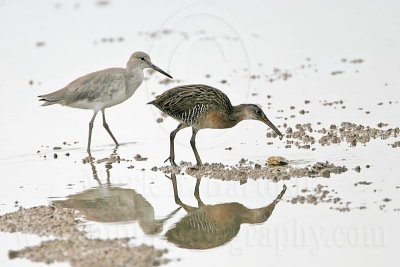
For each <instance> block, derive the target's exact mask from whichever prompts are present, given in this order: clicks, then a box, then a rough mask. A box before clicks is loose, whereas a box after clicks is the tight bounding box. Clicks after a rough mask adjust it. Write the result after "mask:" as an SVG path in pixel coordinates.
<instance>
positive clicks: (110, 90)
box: [39, 68, 126, 106]
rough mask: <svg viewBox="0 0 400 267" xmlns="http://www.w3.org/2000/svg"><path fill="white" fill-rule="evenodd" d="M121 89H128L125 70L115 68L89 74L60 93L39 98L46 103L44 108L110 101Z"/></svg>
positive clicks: (56, 92)
mask: <svg viewBox="0 0 400 267" xmlns="http://www.w3.org/2000/svg"><path fill="white" fill-rule="evenodd" d="M121 88H125V89H126V79H125V69H122V68H113V69H106V70H101V71H97V72H93V73H90V74H87V75H85V76H82V77H80V78H78V79H76V80H74V81H72V82H71V83H69V84H68V85H67V86H65V87H64V88H62V89H60V90H58V91H55V92H52V93H50V94H46V95H41V96H39V97H40V98H41V99H40V100H42V101H45V103H44V104H43V105H42V106H47V105H52V104H61V105H68V104H71V103H74V102H78V101H88V102H91V101H104V100H109V99H111V98H112V96H113V95H114V94H115V93H116V92H117V91H119V90H120V89H121Z"/></svg>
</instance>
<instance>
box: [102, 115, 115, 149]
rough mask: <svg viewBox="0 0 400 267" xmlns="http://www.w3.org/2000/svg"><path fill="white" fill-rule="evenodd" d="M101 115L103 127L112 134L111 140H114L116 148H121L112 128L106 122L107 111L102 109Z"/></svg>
mask: <svg viewBox="0 0 400 267" xmlns="http://www.w3.org/2000/svg"><path fill="white" fill-rule="evenodd" d="M101 113H102V114H103V127H104V128H105V129H106V130H107V132H108V133H109V134H110V136H111V138H112V139H113V141H114V143H115V145H116V146H119V144H118V141H117V139H115V137H114V135H113V134H112V132H111V130H110V127H108V124H107V122H106V114H105V110H104V109H102V110H101Z"/></svg>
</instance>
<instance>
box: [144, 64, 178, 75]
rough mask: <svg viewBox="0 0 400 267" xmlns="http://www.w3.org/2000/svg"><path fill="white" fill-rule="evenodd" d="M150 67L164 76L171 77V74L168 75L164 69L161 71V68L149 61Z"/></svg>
mask: <svg viewBox="0 0 400 267" xmlns="http://www.w3.org/2000/svg"><path fill="white" fill-rule="evenodd" d="M149 65H150V68H152V69H153V70H156V71H158V72H159V73H162V74H164V75H165V76H167V77H168V78H171V79H173V78H172V76H171V75H169V74H168V73H166V72H165V71H163V70H162V69H160V68H159V67H157V66H156V65H154V64H153V63H151V62H149Z"/></svg>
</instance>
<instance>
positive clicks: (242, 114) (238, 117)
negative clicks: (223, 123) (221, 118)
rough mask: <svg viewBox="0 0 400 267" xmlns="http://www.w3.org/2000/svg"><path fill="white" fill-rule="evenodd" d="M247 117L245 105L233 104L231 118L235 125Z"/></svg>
mask: <svg viewBox="0 0 400 267" xmlns="http://www.w3.org/2000/svg"><path fill="white" fill-rule="evenodd" d="M246 118H247V116H246V111H245V105H243V104H242V105H237V106H233V110H232V113H231V116H230V120H231V121H232V123H233V126H235V125H236V124H238V123H239V122H241V121H242V120H245V119H246Z"/></svg>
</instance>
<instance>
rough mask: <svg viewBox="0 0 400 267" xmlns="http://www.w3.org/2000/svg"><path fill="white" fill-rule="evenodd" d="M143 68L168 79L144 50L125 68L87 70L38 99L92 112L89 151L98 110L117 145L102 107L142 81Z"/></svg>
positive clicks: (126, 94)
mask: <svg viewBox="0 0 400 267" xmlns="http://www.w3.org/2000/svg"><path fill="white" fill-rule="evenodd" d="M146 68H151V69H154V70H156V71H158V72H160V73H162V74H164V75H165V76H167V77H169V78H171V79H172V77H171V76H170V75H169V74H168V73H166V72H165V71H163V70H162V69H160V68H159V67H157V66H155V65H154V64H153V63H151V60H150V56H149V55H147V54H146V53H144V52H135V53H133V54H132V56H131V57H130V59H129V61H128V63H127V64H126V68H110V69H105V70H100V71H96V72H92V73H89V74H87V75H84V76H82V77H79V78H77V79H76V80H74V81H72V82H71V83H70V84H68V85H67V86H65V87H64V88H62V89H60V90H58V91H55V92H53V93H50V94H46V95H40V96H39V97H40V101H44V103H43V104H42V106H49V105H53V104H60V105H63V106H68V107H73V108H80V109H91V110H93V112H94V114H93V117H92V119H91V120H90V122H89V138H88V145H87V151H88V152H90V143H91V139H92V129H93V122H94V120H95V118H96V115H97V113H98V112H99V111H101V113H102V115H103V127H104V128H105V129H106V130H107V132H108V133H109V134H110V136H111V138H112V139H113V141H114V143H115V145H116V146H118V145H119V144H118V141H117V139H116V138H115V137H114V135H113V134H112V132H111V130H110V128H109V126H108V124H107V122H106V117H105V109H106V108H109V107H112V106H115V105H117V104H119V103H122V102H124V101H125V100H127V99H128V98H130V97H131V96H132V95H133V93H135V91H136V89H137V88H138V87H139V86H140V84H141V83H142V82H143V78H144V74H143V70H144V69H146Z"/></svg>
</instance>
